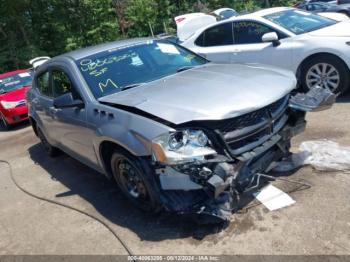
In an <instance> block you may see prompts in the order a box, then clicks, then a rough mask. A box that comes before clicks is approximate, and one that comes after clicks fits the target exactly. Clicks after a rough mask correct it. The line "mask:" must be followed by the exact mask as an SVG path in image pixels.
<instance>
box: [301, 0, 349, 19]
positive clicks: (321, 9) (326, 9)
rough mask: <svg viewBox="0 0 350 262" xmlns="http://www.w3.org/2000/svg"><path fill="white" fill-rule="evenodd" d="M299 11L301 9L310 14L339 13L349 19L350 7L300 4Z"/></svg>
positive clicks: (318, 3)
mask: <svg viewBox="0 0 350 262" xmlns="http://www.w3.org/2000/svg"><path fill="white" fill-rule="evenodd" d="M298 8H299V9H303V10H306V11H309V12H312V13H316V14H317V13H331V12H334V13H340V14H344V15H347V16H348V17H350V5H335V4H328V3H322V2H314V3H308V4H301V5H299V6H298Z"/></svg>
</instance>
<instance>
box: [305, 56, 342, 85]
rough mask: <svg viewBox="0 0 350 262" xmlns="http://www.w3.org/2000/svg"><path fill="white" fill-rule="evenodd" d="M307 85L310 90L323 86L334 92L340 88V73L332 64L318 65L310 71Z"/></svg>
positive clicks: (307, 76)
mask: <svg viewBox="0 0 350 262" xmlns="http://www.w3.org/2000/svg"><path fill="white" fill-rule="evenodd" d="M306 84H307V87H308V88H309V89H311V88H314V87H316V86H321V87H323V88H327V89H329V90H330V91H332V92H334V91H335V90H337V89H338V88H339V84H340V73H339V71H338V70H337V69H336V68H335V67H334V66H333V65H331V64H328V63H318V64H315V65H314V66H312V67H311V68H310V69H309V70H308V72H307V74H306Z"/></svg>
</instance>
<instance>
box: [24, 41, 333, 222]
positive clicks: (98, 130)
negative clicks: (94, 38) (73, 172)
mask: <svg viewBox="0 0 350 262" xmlns="http://www.w3.org/2000/svg"><path fill="white" fill-rule="evenodd" d="M34 74H35V75H34V80H33V86H32V88H31V89H30V90H29V91H28V93H27V99H28V105H29V115H30V119H31V123H32V126H33V130H34V132H35V134H37V135H38V136H39V138H40V139H41V142H42V144H43V145H44V148H45V149H46V151H47V152H48V154H50V155H54V154H55V152H57V148H59V149H61V150H63V151H65V152H67V153H68V154H69V155H71V156H72V157H75V158H76V159H78V160H79V161H81V162H82V163H85V164H87V165H89V166H90V167H92V168H94V169H96V170H97V171H99V172H101V173H103V174H105V175H106V176H107V177H109V178H111V179H114V180H115V181H116V182H117V184H118V185H119V189H120V191H121V193H122V194H124V195H125V196H126V198H127V199H129V200H130V202H131V203H133V204H134V205H135V206H137V207H139V208H141V209H143V210H147V211H157V210H159V209H160V208H164V209H166V210H168V211H172V212H178V213H182V214H183V213H186V214H192V215H194V216H200V215H203V216H204V217H210V218H211V219H215V220H220V221H222V220H224V221H228V219H229V216H230V214H231V213H232V212H234V210H235V208H234V207H236V208H238V207H239V205H238V203H237V202H236V201H237V200H238V199H239V198H238V195H237V194H240V193H239V192H241V193H243V192H244V191H245V190H246V189H247V188H254V187H255V184H256V183H259V181H260V178H259V179H258V180H256V179H257V177H256V174H257V173H259V172H265V171H266V170H268V168H269V167H270V166H271V164H272V162H274V161H279V160H281V159H282V158H284V157H286V156H288V155H289V154H290V153H289V148H290V145H291V143H290V140H291V138H292V137H293V136H295V135H296V134H298V133H300V132H302V131H303V129H304V126H305V120H304V117H305V111H309V106H308V105H306V108H305V107H304V109H302V108H303V106H301V109H300V103H299V105H298V103H297V104H296V108H293V107H292V106H291V101H292V100H293V98H292V97H291V92H292V91H293V90H294V88H295V86H296V79H295V76H294V75H293V73H292V72H290V71H287V70H283V69H276V68H271V67H256V66H249V65H237V64H236V65H234V64H233V65H229V64H217V63H211V62H209V61H208V60H206V59H204V58H203V57H200V56H198V55H196V54H194V53H193V52H191V51H189V50H187V49H185V48H183V47H181V46H180V45H177V44H173V43H170V42H168V41H166V40H158V39H150V38H147V39H128V40H124V41H118V42H114V43H107V44H102V45H99V46H95V47H91V48H86V49H82V50H77V51H73V52H71V53H68V54H63V55H60V56H58V57H55V58H52V59H49V60H47V61H46V62H44V63H43V64H42V65H40V66H38V67H36V69H35V73H34ZM261 90H263V92H261ZM321 90H322V89H321ZM327 96H328V95H327ZM332 96H333V97H334V95H332ZM305 98H306V97H305ZM302 100H305V99H304V98H303V99H302ZM312 100H314V99H312ZM302 103H304V102H302ZM312 103H313V102H312Z"/></svg>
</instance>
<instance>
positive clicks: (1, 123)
mask: <svg viewBox="0 0 350 262" xmlns="http://www.w3.org/2000/svg"><path fill="white" fill-rule="evenodd" d="M0 126H1V127H2V128H3V129H5V130H9V129H10V125H9V124H8V123H7V121H6V119H5V117H4V115H3V114H2V113H0Z"/></svg>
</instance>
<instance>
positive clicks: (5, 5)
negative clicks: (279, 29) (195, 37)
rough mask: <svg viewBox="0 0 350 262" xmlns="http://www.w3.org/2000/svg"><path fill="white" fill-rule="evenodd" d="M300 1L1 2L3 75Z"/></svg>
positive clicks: (0, 61) (125, 0)
mask: <svg viewBox="0 0 350 262" xmlns="http://www.w3.org/2000/svg"><path fill="white" fill-rule="evenodd" d="M294 2H295V0H294V1H293V0H210V1H209V0H0V72H6V71H9V70H14V69H18V68H27V67H29V64H28V61H29V60H30V59H31V58H33V57H36V56H39V55H40V56H41V55H48V56H56V55H59V54H61V53H64V52H67V51H70V50H74V49H77V48H81V47H85V46H90V45H95V44H98V43H103V42H107V41H113V40H117V39H120V38H127V37H142V36H149V35H151V33H150V32H151V28H152V31H153V33H154V34H159V33H163V32H165V31H168V32H175V24H174V21H173V18H174V17H175V16H177V15H180V14H183V13H189V12H209V11H210V10H214V9H217V8H220V7H232V8H235V9H236V10H238V11H249V10H255V9H259V8H264V7H266V6H268V5H271V6H278V5H291V4H292V3H294Z"/></svg>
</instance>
